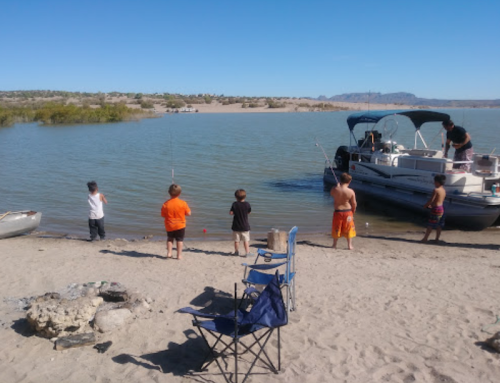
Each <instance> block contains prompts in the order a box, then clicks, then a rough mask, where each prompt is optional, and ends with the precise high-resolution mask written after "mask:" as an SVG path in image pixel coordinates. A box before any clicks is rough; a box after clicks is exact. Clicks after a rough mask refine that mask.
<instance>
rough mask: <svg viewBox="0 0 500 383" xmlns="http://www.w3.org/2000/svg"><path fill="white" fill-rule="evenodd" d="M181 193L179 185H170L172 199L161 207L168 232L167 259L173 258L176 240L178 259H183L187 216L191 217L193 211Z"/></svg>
mask: <svg viewBox="0 0 500 383" xmlns="http://www.w3.org/2000/svg"><path fill="white" fill-rule="evenodd" d="M181 191H182V189H181V187H180V186H179V185H176V184H172V185H170V187H169V188H168V194H170V199H169V200H168V201H166V202H165V203H164V204H163V206H162V207H161V216H162V217H163V218H165V229H166V230H167V258H172V248H173V246H174V240H175V241H176V242H177V259H182V248H183V246H184V234H185V231H186V215H191V210H190V209H189V206H188V204H187V203H186V201H183V200H181V199H180V198H179V196H180V195H181Z"/></svg>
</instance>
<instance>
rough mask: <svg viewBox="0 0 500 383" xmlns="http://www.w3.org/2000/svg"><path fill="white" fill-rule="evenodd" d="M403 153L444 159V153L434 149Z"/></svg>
mask: <svg viewBox="0 0 500 383" xmlns="http://www.w3.org/2000/svg"><path fill="white" fill-rule="evenodd" d="M403 153H407V154H409V155H410V156H419V157H432V158H443V152H442V151H441V150H434V149H406V150H404V151H403Z"/></svg>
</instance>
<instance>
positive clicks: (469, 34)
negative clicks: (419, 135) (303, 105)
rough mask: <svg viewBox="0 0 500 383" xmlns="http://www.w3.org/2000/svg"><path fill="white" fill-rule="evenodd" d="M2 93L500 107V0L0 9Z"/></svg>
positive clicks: (207, 0)
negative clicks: (406, 97) (338, 98)
mask: <svg viewBox="0 0 500 383" xmlns="http://www.w3.org/2000/svg"><path fill="white" fill-rule="evenodd" d="M0 14H1V20H2V21H1V23H0V49H1V50H0V51H1V57H0V90H28V89H30V90H31V89H52V90H68V91H88V92H97V91H102V92H109V91H120V92H145V93H154V92H160V93H162V92H170V93H176V92H179V93H185V94H191V93H216V94H225V95H234V96H238V95H241V96H243V95H244V96H290V97H293V96H297V97H298V96H309V97H317V96H319V95H326V96H328V97H330V96H333V95H337V94H341V93H350V92H368V91H371V92H382V93H390V92H398V91H407V92H411V93H414V94H416V95H417V96H419V97H427V98H446V99H494V98H500V1H498V0H475V1H471V0H448V1H445V0H419V1H407V0H393V1H384V0H379V1H375V0H363V1H361V0H344V1H335V0H330V1H327V0H317V1H316V0H304V1H302V0H301V1H298V0H295V1H294V0H287V1H281V0H263V1H261V0H253V1H243V0H191V1H181V0H177V1H167V0H164V1H161V0H156V1H155V0H151V1H148V0H142V1H139V0H135V1H128V0H99V1H97V0H79V1H72V0H59V1H55V0H43V1H42V0H22V1H16V0H3V1H2V2H1V7H0Z"/></svg>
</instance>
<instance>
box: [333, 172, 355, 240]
mask: <svg viewBox="0 0 500 383" xmlns="http://www.w3.org/2000/svg"><path fill="white" fill-rule="evenodd" d="M351 180H352V176H351V175H349V174H347V173H342V175H341V176H340V183H338V184H337V186H334V187H332V189H331V190H330V195H331V196H332V197H333V206H334V209H335V211H334V212H333V221H332V237H333V246H332V247H333V248H334V249H336V248H337V241H338V240H339V238H340V237H345V238H346V239H347V247H348V249H349V250H352V249H353V247H352V239H353V238H354V237H355V236H356V229H355V227H354V213H355V212H356V207H357V202H356V194H355V193H354V190H352V189H350V188H349V184H350V183H351Z"/></svg>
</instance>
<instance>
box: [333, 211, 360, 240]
mask: <svg viewBox="0 0 500 383" xmlns="http://www.w3.org/2000/svg"><path fill="white" fill-rule="evenodd" d="M355 236H356V228H355V227H354V216H353V214H352V211H351V210H350V209H346V210H335V212H334V213H333V220H332V237H333V238H335V239H338V238H340V237H345V238H347V239H349V238H354V237H355Z"/></svg>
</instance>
